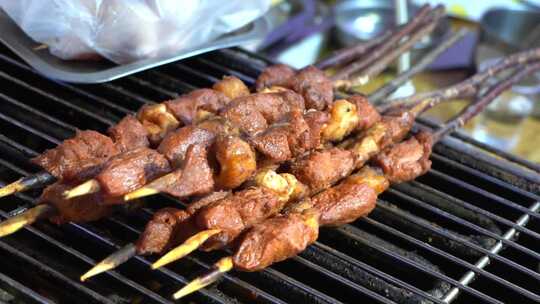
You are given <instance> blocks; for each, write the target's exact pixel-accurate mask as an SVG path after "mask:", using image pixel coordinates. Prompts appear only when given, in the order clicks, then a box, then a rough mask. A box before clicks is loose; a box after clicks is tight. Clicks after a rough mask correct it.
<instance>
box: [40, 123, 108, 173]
mask: <svg viewBox="0 0 540 304" xmlns="http://www.w3.org/2000/svg"><path fill="white" fill-rule="evenodd" d="M118 153H119V150H118V148H117V147H116V146H115V144H114V143H113V141H112V140H111V139H110V138H109V137H107V136H105V135H101V134H99V133H98V132H95V131H77V133H76V135H75V136H74V137H73V138H70V139H67V140H65V141H64V142H62V143H61V144H60V145H58V146H57V147H55V148H54V149H50V150H47V151H45V152H44V153H42V154H40V155H38V156H37V157H35V158H33V159H32V160H31V161H32V163H34V164H36V165H38V166H40V167H42V168H44V169H45V170H46V171H47V172H49V173H50V174H52V175H53V176H54V177H56V178H58V179H63V180H72V179H77V180H86V179H87V177H88V176H92V175H93V174H95V172H96V170H99V168H98V166H97V165H99V164H101V163H103V162H104V161H106V160H108V159H109V158H110V157H111V156H114V155H116V154H118Z"/></svg>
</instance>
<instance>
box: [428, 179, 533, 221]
mask: <svg viewBox="0 0 540 304" xmlns="http://www.w3.org/2000/svg"><path fill="white" fill-rule="evenodd" d="M429 173H430V174H433V175H435V176H437V177H439V178H441V179H444V180H447V181H450V182H452V183H454V184H457V185H458V186H460V187H462V188H463V189H466V190H469V191H472V192H475V193H477V194H480V195H482V196H485V197H486V198H488V199H490V200H492V201H493V202H496V203H499V204H501V205H504V206H506V207H510V208H513V209H515V210H517V211H521V212H522V213H525V214H528V215H529V216H531V217H533V218H535V219H540V214H538V213H535V212H532V211H531V210H530V209H529V208H526V207H523V206H521V205H518V204H517V203H515V202H512V201H510V200H507V199H505V198H502V197H500V196H497V195H496V194H493V193H491V192H488V191H486V190H483V189H481V188H479V187H476V186H473V185H471V184H467V183H465V182H463V181H461V180H459V179H457V178H455V177H452V176H449V175H447V174H444V173H441V172H438V171H437V170H430V171H429Z"/></svg>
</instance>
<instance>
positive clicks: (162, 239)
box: [136, 208, 197, 255]
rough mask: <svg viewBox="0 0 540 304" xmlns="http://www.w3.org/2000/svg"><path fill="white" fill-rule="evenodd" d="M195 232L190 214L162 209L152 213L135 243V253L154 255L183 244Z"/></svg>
mask: <svg viewBox="0 0 540 304" xmlns="http://www.w3.org/2000/svg"><path fill="white" fill-rule="evenodd" d="M196 232H197V228H196V227H195V225H193V221H192V220H191V214H189V213H188V212H186V211H185V210H180V209H175V208H163V209H160V210H158V211H157V212H156V213H154V216H153V217H152V219H151V220H150V221H148V223H147V224H146V226H145V228H144V231H143V233H141V235H140V237H139V240H138V241H137V243H136V246H137V253H138V254H141V255H144V254H156V253H162V252H164V251H166V250H168V249H169V248H171V247H173V246H175V245H177V244H179V243H181V242H183V241H184V240H186V239H187V238H188V237H190V236H191V235H193V234H194V233H196Z"/></svg>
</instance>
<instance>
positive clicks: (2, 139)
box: [0, 133, 38, 158]
mask: <svg viewBox="0 0 540 304" xmlns="http://www.w3.org/2000/svg"><path fill="white" fill-rule="evenodd" d="M0 143H2V144H4V145H7V146H10V147H12V148H14V149H16V150H18V151H21V152H22V153H23V154H25V156H26V157H27V158H30V157H34V156H36V155H38V153H37V152H36V151H35V150H33V149H31V148H29V147H27V146H23V145H21V144H19V143H18V142H15V141H13V140H11V139H10V138H9V137H7V136H5V135H4V134H1V133H0Z"/></svg>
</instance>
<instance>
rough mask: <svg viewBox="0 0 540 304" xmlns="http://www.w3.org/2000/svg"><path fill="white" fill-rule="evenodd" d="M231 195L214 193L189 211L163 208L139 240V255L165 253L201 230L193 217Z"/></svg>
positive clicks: (221, 192)
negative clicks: (213, 203) (198, 211)
mask: <svg viewBox="0 0 540 304" xmlns="http://www.w3.org/2000/svg"><path fill="white" fill-rule="evenodd" d="M228 194H229V193H228V192H224V191H218V192H214V193H212V194H210V195H207V196H205V197H203V198H201V199H200V200H197V201H195V202H193V203H192V204H190V206H189V208H188V209H187V210H180V209H176V208H163V209H160V210H158V211H157V212H156V213H154V215H153V216H152V219H151V220H150V221H148V223H147V224H146V226H145V228H144V231H143V233H142V234H141V236H140V237H139V239H138V240H137V243H136V246H137V253H138V254H141V255H146V254H156V253H163V252H165V251H166V250H168V249H170V248H171V247H173V246H176V245H178V244H180V243H182V242H183V241H185V240H186V239H188V238H189V237H190V236H192V235H194V234H195V233H197V232H198V231H199V230H198V229H197V226H196V225H195V221H194V218H193V217H192V215H193V214H194V213H195V212H196V211H197V210H198V209H199V208H202V207H204V206H206V205H208V204H210V203H212V202H214V201H217V200H220V199H222V198H224V197H225V196H227V195H228Z"/></svg>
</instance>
